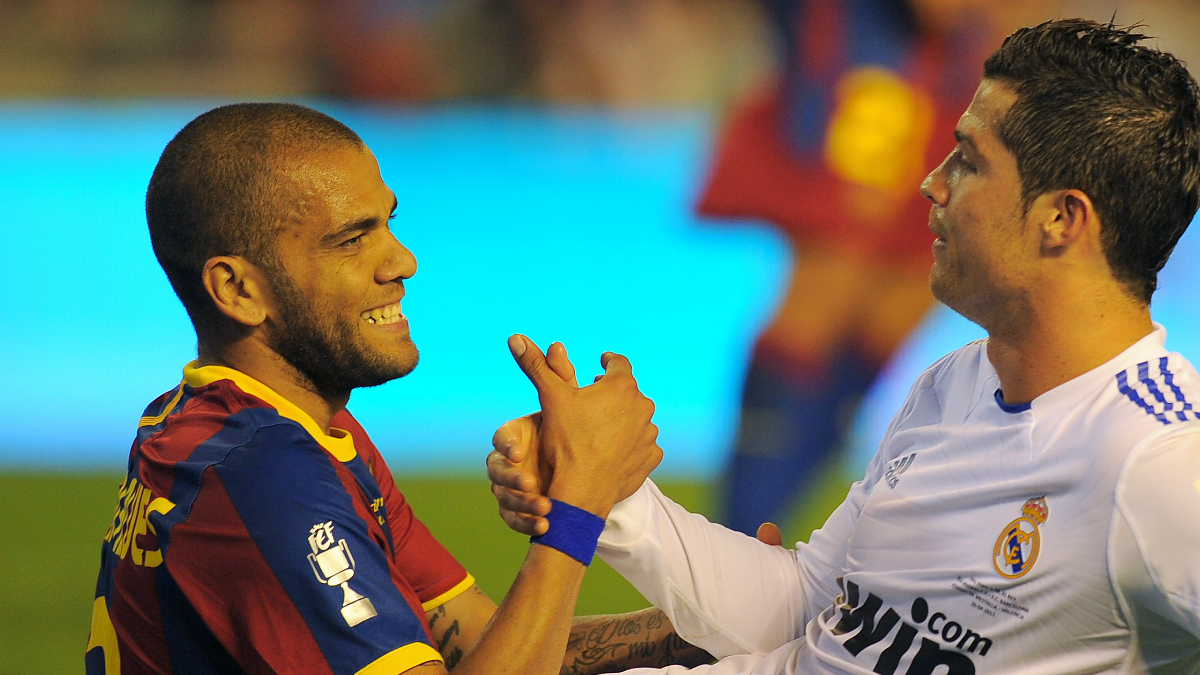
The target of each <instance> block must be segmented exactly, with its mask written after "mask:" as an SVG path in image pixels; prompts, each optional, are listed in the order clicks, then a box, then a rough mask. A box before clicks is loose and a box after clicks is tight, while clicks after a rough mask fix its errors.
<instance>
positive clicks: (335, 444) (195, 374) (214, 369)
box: [183, 361, 357, 462]
mask: <svg viewBox="0 0 1200 675" xmlns="http://www.w3.org/2000/svg"><path fill="white" fill-rule="evenodd" d="M218 380H230V381H232V382H233V384H234V385H236V386H237V388H238V389H241V390H242V391H244V392H246V393H247V394H250V395H251V396H254V397H256V398H259V399H261V400H262V401H263V402H265V403H266V404H267V405H269V406H271V407H273V408H275V410H276V411H278V412H279V415H280V416H281V417H286V418H287V419H289V420H292V421H293V422H296V423H297V424H299V425H300V426H302V427H304V430H305V431H307V432H308V433H309V434H310V435H311V436H312V437H313V439H314V440H316V442H317V443H319V444H320V445H321V447H323V448H325V449H326V450H328V451H329V454H331V455H333V456H334V457H336V458H337V460H338V461H340V462H349V461H350V460H352V459H354V457H355V455H356V454H357V453H356V452H355V450H354V439H353V438H352V437H351V436H350V433H349V432H348V431H346V430H345V429H338V428H336V427H330V428H329V431H330V433H328V434H326V433H325V432H324V431H322V430H321V427H319V426H317V423H316V421H314V420H313V418H312V416H310V415H309V414H308V413H306V412H304V411H303V410H301V409H300V407H299V406H297V405H296V404H295V403H292V402H291V401H289V400H287V399H286V398H284V397H282V396H280V395H279V394H278V393H276V392H275V390H274V389H271V388H270V387H268V386H267V385H265V384H263V383H262V382H259V381H258V380H256V379H254V378H253V377H250V376H249V375H247V374H245V373H243V372H242V371H240V370H234V369H233V368H226V367H225V366H202V367H198V366H197V365H196V361H192V362H191V363H189V364H187V365H186V366H184V367H183V381H184V383H185V384H187V385H188V386H191V387H193V388H195V387H203V386H205V385H208V384H212V383H213V382H216V381H218Z"/></svg>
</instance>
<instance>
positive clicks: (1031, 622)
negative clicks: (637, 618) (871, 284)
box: [489, 20, 1200, 675]
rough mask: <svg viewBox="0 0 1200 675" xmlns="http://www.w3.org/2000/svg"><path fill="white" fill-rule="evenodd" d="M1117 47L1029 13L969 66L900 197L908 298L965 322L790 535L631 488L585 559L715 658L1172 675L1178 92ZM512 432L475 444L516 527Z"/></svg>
mask: <svg viewBox="0 0 1200 675" xmlns="http://www.w3.org/2000/svg"><path fill="white" fill-rule="evenodd" d="M1143 39H1144V38H1143V36H1141V35H1139V34H1137V33H1135V32H1132V30H1121V29H1117V28H1115V27H1113V26H1111V25H1100V24H1096V23H1093V22H1089V21H1083V20H1062V21H1053V22H1048V23H1045V24H1042V25H1039V26H1036V27H1033V28H1024V29H1021V30H1019V31H1017V32H1016V33H1014V34H1013V35H1011V36H1010V37H1009V38H1008V39H1007V40H1005V41H1004V43H1003V45H1002V46H1001V47H1000V48H999V49H998V50H997V51H996V52H995V53H994V54H992V55H991V56H990V57H989V58H988V59H987V62H986V65H985V66H984V76H983V81H982V83H981V84H980V85H979V88H978V90H977V92H976V94H975V97H974V99H973V100H972V102H971V104H970V106H969V107H968V108H967V110H966V112H965V113H964V114H963V115H962V117H961V119H960V120H959V123H958V126H957V128H956V130H955V132H954V136H955V139H956V141H957V147H956V148H955V149H954V150H953V152H951V153H950V155H949V156H948V157H947V158H946V159H945V161H943V162H942V164H941V165H940V166H938V167H937V168H936V169H934V170H933V171H932V172H931V173H930V174H929V175H928V176H927V177H926V178H925V180H924V182H923V183H922V185H921V193H922V194H923V195H925V197H926V198H928V199H929V200H930V201H931V202H932V206H931V210H930V218H929V225H930V229H931V230H932V232H933V234H934V236H935V237H936V240H935V241H934V243H933V253H934V263H933V267H932V270H931V272H930V277H929V280H930V286H931V288H932V290H933V293H934V295H936V296H937V297H938V298H939V299H941V300H942V301H943V302H945V303H946V304H947V305H949V306H950V307H952V308H953V309H955V310H956V311H958V312H960V313H962V314H963V315H964V316H966V317H968V318H970V319H971V320H973V321H976V322H978V323H979V324H980V325H981V326H983V327H984V328H985V329H987V331H988V338H987V339H986V340H981V341H978V342H975V343H972V344H969V345H967V346H965V347H963V348H961V349H959V350H957V351H955V352H952V353H951V354H949V355H947V356H945V357H943V358H942V359H941V360H939V361H938V362H936V363H935V364H933V365H932V366H931V367H930V368H929V369H928V370H927V371H926V372H925V373H924V374H923V375H922V376H921V377H920V378H919V379H918V380H917V382H916V383H915V384H914V386H913V388H912V391H911V392H910V394H909V396H908V399H907V401H906V402H905V403H904V405H903V407H902V408H901V409H900V411H899V412H898V413H897V414H896V416H895V418H894V420H893V421H892V423H891V426H890V427H889V428H888V431H887V433H886V435H885V436H884V438H883V440H882V442H881V444H880V448H879V453H878V455H877V456H876V457H875V459H874V460H873V461H872V463H871V464H870V466H869V467H868V469H867V472H866V475H865V477H864V478H863V479H862V480H861V481H859V482H858V483H856V484H855V485H854V486H853V487H852V488H851V490H850V493H849V495H848V496H847V497H846V500H845V502H843V504H842V505H841V506H840V507H839V508H838V509H837V510H836V511H835V512H834V514H833V515H832V516H831V517H830V518H829V520H828V522H827V523H826V524H825V526H824V527H823V528H822V529H820V530H818V531H816V532H814V533H813V534H812V538H811V540H810V541H809V543H807V544H804V543H801V544H798V545H797V548H796V549H795V550H785V549H783V548H782V547H776V546H770V545H767V544H765V543H763V542H759V541H756V540H755V539H752V538H749V537H747V536H745V535H742V534H740V533H736V532H732V531H729V530H726V529H724V528H722V527H720V526H718V525H714V524H711V523H708V522H707V521H705V520H704V519H703V518H701V517H699V516H696V515H693V514H689V513H687V512H686V511H684V510H683V509H682V508H680V507H679V506H677V505H676V504H674V503H672V502H671V501H670V500H668V499H666V498H665V497H663V496H662V494H661V493H660V492H659V491H658V490H657V488H655V486H654V484H653V483H652V482H649V481H647V483H646V484H645V485H644V486H643V487H642V488H641V489H640V490H639V491H638V492H636V493H635V494H634V495H633V496H631V497H630V498H629V499H627V500H625V501H624V502H622V503H620V504H618V505H617V506H616V507H615V508H614V509H613V510H612V512H611V514H610V515H609V519H608V524H607V527H606V529H605V531H604V534H603V536H602V538H601V548H600V551H601V555H603V557H604V558H605V560H607V561H608V562H610V563H611V564H612V565H613V566H614V567H616V568H617V569H618V570H619V571H621V572H622V574H624V575H625V576H626V577H627V578H628V579H630V580H631V581H632V582H633V583H634V585H635V586H637V587H638V588H639V590H641V591H642V592H643V594H645V595H646V597H647V598H648V599H650V600H651V601H652V602H653V603H654V604H655V605H657V606H658V607H660V608H662V609H664V610H665V611H666V612H667V614H668V616H669V617H670V618H671V620H672V621H673V622H674V625H675V627H676V629H677V630H678V631H679V634H680V636H682V637H684V638H685V639H687V640H689V641H690V642H692V643H694V644H696V645H699V646H702V647H704V648H705V649H707V650H708V651H709V652H711V653H712V654H713V655H715V656H717V657H718V658H720V659H721V660H719V661H718V662H717V663H716V664H714V665H712V666H701V668H700V669H701V670H704V672H708V673H713V674H714V675H715V674H718V673H719V674H721V675H726V674H733V673H878V674H880V675H893V674H904V673H907V674H908V675H928V674H930V673H939V674H948V675H969V674H971V673H1017V672H1020V673H1031V674H1038V675H1041V674H1051V673H1143V672H1154V673H1167V672H1170V673H1183V672H1189V673H1193V672H1198V669H1200V555H1198V553H1200V528H1197V527H1196V525H1195V518H1194V517H1193V514H1195V513H1196V510H1197V509H1198V508H1200V421H1198V420H1200V416H1198V412H1200V411H1198V409H1197V405H1200V377H1198V376H1197V373H1196V371H1195V370H1194V369H1193V368H1192V366H1191V365H1190V364H1188V362H1187V361H1185V360H1184V359H1183V357H1181V356H1180V355H1178V354H1174V353H1171V352H1169V351H1167V350H1166V349H1165V348H1164V346H1163V345H1164V340H1165V337H1166V336H1165V332H1164V330H1163V329H1162V327H1161V326H1157V325H1155V324H1154V323H1153V322H1152V321H1151V318H1150V311H1149V304H1150V298H1151V295H1152V293H1153V292H1154V289H1155V285H1156V275H1157V273H1158V271H1159V270H1160V269H1162V267H1163V265H1164V264H1165V263H1166V261H1167V258H1168V256H1169V255H1170V252H1171V250H1172V248H1173V247H1174V245H1175V243H1176V242H1177V241H1178V239H1179V237H1180V236H1181V235H1182V233H1183V232H1184V230H1185V229H1186V228H1187V225H1188V223H1189V222H1190V221H1191V219H1192V218H1193V216H1194V215H1195V213H1196V209H1197V204H1198V202H1200V101H1198V100H1197V85H1196V82H1195V80H1194V79H1193V78H1192V77H1191V76H1190V75H1189V74H1188V72H1187V70H1186V69H1185V68H1184V66H1183V64H1181V63H1180V62H1179V61H1177V60H1176V59H1175V58H1173V57H1172V56H1170V55H1169V54H1164V53H1161V52H1159V51H1157V50H1155V49H1151V48H1148V47H1145V46H1143V45H1141V44H1139V43H1140V42H1141V41H1142V40H1143ZM528 426H529V422H519V423H517V424H513V425H510V426H508V427H507V428H505V429H502V432H501V436H503V435H508V436H509V438H508V440H507V441H505V440H504V439H503V438H500V440H501V441H502V443H501V444H500V445H499V446H498V447H499V450H498V451H497V453H494V454H493V456H491V457H490V458H489V463H490V467H491V468H490V472H491V474H492V477H493V481H495V482H496V483H497V485H496V486H495V487H494V492H495V493H496V494H497V497H498V498H499V499H500V500H501V503H502V504H503V505H504V507H505V508H506V509H507V511H506V512H505V517H506V520H507V521H508V522H509V523H510V525H511V526H514V527H516V528H517V529H525V530H537V529H540V528H541V527H542V524H541V521H540V520H539V519H538V518H537V517H536V516H537V514H538V513H540V512H541V510H542V509H544V505H543V504H542V503H541V501H540V499H538V498H537V496H536V490H535V489H532V488H534V487H535V486H536V480H535V479H534V478H533V476H531V475H528V474H530V471H529V470H528V469H525V468H524V462H526V461H528V458H530V457H532V456H534V455H535V454H536V453H534V452H531V450H535V449H536V444H532V443H522V442H520V441H521V439H520V438H518V436H519V434H520V433H528V429H526V428H525V427H528ZM500 450H503V451H504V452H506V453H508V457H507V458H506V457H505V455H503V454H500ZM678 670H682V669H681V668H680V669H677V668H674V667H672V668H667V669H666V670H665V671H661V672H677V671H678ZM635 672H643V673H644V672H650V671H635Z"/></svg>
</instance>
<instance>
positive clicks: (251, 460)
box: [215, 425, 432, 674]
mask: <svg viewBox="0 0 1200 675" xmlns="http://www.w3.org/2000/svg"><path fill="white" fill-rule="evenodd" d="M334 461H336V460H334V459H332V458H331V456H330V455H329V454H328V453H327V452H325V450H323V449H322V448H321V447H320V446H319V445H318V444H317V443H316V441H314V440H313V438H312V436H310V435H309V434H308V433H307V432H306V431H304V430H303V429H301V428H300V427H299V426H298V425H292V426H283V425H279V426H272V427H268V428H264V429H262V430H261V431H260V433H258V434H257V435H256V436H255V437H254V439H253V440H252V441H251V442H250V443H247V444H246V445H244V446H242V447H239V448H238V449H237V451H236V452H233V453H230V455H229V457H228V458H227V459H226V460H225V461H224V462H222V463H221V464H219V465H218V466H217V467H216V468H215V470H216V472H217V476H218V477H219V478H220V479H221V483H222V485H223V486H224V487H225V492H226V494H227V495H228V496H229V499H230V501H231V502H232V503H233V505H234V508H236V509H237V511H238V515H239V516H241V518H242V521H243V523H244V524H245V526H246V529H247V530H248V531H249V533H250V536H251V537H252V538H253V539H254V543H255V544H256V545H257V547H258V549H259V551H260V552H261V553H262V556H263V558H264V560H265V561H266V563H267V565H268V566H269V567H270V568H271V570H272V572H273V573H274V575H275V577H276V579H277V580H278V581H279V583H280V585H281V586H282V587H283V589H284V591H285V592H286V593H287V595H288V597H289V598H290V599H291V601H292V604H293V605H294V606H295V608H296V610H297V611H298V612H299V613H300V615H301V616H302V617H303V618H304V621H305V623H306V624H307V625H308V627H309V630H310V631H311V632H312V635H313V638H314V639H315V640H316V642H317V644H318V646H319V647H320V649H321V651H322V653H323V654H324V655H325V657H326V660H327V662H328V664H329V666H330V667H331V668H332V669H333V671H334V672H335V673H339V674H341V673H347V674H350V673H356V672H358V670H360V669H361V668H363V667H365V666H367V665H368V664H370V663H372V662H373V661H375V660H376V659H378V658H379V657H381V656H383V655H385V654H387V653H389V652H391V651H393V650H395V649H396V648H398V647H401V646H403V645H406V644H411V643H414V642H423V643H425V644H429V639H428V637H427V636H426V633H425V622H424V617H423V616H418V615H417V614H416V612H415V611H414V609H413V608H412V606H411V605H409V604H408V601H407V600H406V599H405V598H404V595H403V594H402V593H401V592H400V591H399V589H397V588H396V586H395V584H394V583H393V581H392V579H391V568H390V565H389V558H388V555H387V553H386V552H385V551H384V550H383V549H382V548H380V546H379V545H378V544H377V543H376V542H375V541H374V540H373V539H372V538H371V534H370V529H369V526H368V524H367V522H366V521H364V520H363V519H362V518H361V517H360V516H359V515H358V512H357V511H356V510H355V506H354V499H355V497H354V496H352V495H351V494H350V493H348V492H347V491H346V489H345V485H344V484H343V483H342V481H341V478H340V477H339V476H338V473H337V471H336V469H335V468H334V466H333V464H332V462H334ZM372 482H373V481H372ZM376 492H378V487H376ZM326 523H328V524H331V531H332V535H333V536H332V538H331V540H330V539H326V540H325V541H320V540H319V539H318V543H320V544H324V546H323V548H322V549H321V550H319V551H314V550H313V548H314V547H316V546H317V545H318V544H316V543H312V542H310V537H313V536H315V535H316V534H319V532H318V531H317V529H318V528H319V527H320V526H322V525H324V524H326ZM342 541H344V542H345V544H344V545H343V544H342V543H341V542H342ZM339 546H344V549H343V550H344V551H346V552H347V554H346V556H345V563H346V565H345V566H344V567H343V568H342V569H343V570H344V571H345V572H350V576H348V577H346V576H345V572H343V575H342V577H343V578H341V581H344V584H342V585H339V584H338V583H334V582H336V581H338V579H337V578H335V577H329V576H328V575H331V574H333V571H330V570H326V569H324V568H322V567H321V566H320V564H319V563H318V562H317V561H316V560H315V555H316V554H317V553H321V552H326V551H331V550H333V549H334V548H337V547H339ZM347 587H348V588H347ZM353 595H361V596H365V597H366V598H368V599H369V600H370V603H371V605H373V606H374V610H375V615H373V616H371V617H370V618H367V619H365V620H362V621H361V622H357V623H356V624H355V625H353V626H352V625H350V620H349V618H348V615H347V614H344V613H343V608H344V607H346V604H347V603H348V602H349V601H350V600H351V598H352V596H353ZM430 646H431V647H432V645H430Z"/></svg>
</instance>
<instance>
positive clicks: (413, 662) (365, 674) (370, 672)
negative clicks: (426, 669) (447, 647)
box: [355, 642, 443, 675]
mask: <svg viewBox="0 0 1200 675" xmlns="http://www.w3.org/2000/svg"><path fill="white" fill-rule="evenodd" d="M433 661H437V662H438V663H442V662H443V661H442V655H441V654H439V653H438V652H437V650H436V649H434V648H433V647H430V646H429V645H427V644H425V643H424V642H413V643H411V644H407V645H404V646H403V647H401V648H399V649H396V650H393V651H390V652H388V653H387V654H384V655H383V656H381V657H379V658H377V659H375V660H374V661H372V662H371V663H370V664H368V665H367V667H366V668H363V669H362V670H360V671H358V672H357V673H355V675H396V674H397V673H403V672H404V671H406V670H409V669H411V668H415V667H417V666H419V665H421V664H422V663H431V662H433Z"/></svg>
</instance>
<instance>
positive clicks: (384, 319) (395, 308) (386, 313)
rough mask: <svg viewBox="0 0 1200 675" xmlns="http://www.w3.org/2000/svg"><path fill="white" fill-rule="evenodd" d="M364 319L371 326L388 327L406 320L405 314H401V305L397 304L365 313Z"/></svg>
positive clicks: (362, 315)
mask: <svg viewBox="0 0 1200 675" xmlns="http://www.w3.org/2000/svg"><path fill="white" fill-rule="evenodd" d="M360 316H361V317H362V319H363V320H364V321H366V322H367V323H370V324H379V325H387V324H389V323H396V322H397V321H399V320H400V319H402V318H404V314H402V313H401V312H400V303H398V302H396V303H393V304H390V305H388V306H386V307H377V308H375V309H372V310H369V311H366V312H363V313H362V314H361V315H360Z"/></svg>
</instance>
